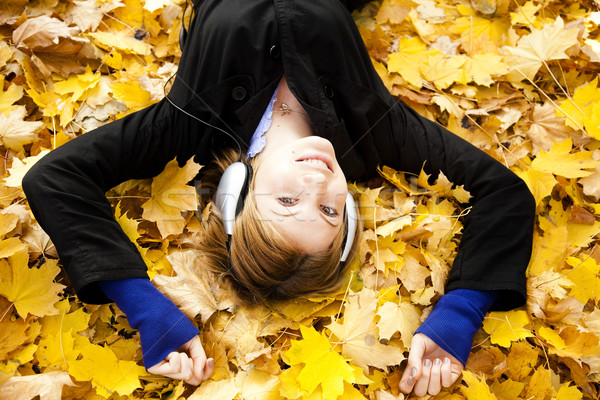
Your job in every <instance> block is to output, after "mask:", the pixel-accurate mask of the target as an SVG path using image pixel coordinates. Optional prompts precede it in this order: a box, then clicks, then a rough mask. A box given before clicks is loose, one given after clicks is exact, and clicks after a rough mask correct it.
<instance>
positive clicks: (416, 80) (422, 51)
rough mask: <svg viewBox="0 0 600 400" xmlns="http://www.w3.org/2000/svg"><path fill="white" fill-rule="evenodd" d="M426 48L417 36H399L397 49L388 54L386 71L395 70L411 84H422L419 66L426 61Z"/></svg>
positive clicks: (417, 85) (418, 86)
mask: <svg viewBox="0 0 600 400" xmlns="http://www.w3.org/2000/svg"><path fill="white" fill-rule="evenodd" d="M427 55H428V50H427V46H426V45H425V43H424V42H423V41H422V40H421V39H420V38H418V37H404V36H403V37H401V38H399V39H398V51H397V52H394V53H391V54H390V55H389V61H388V71H389V72H396V73H398V74H400V76H401V77H402V78H403V79H404V80H405V81H406V82H408V83H410V84H411V85H413V86H415V87H417V88H420V87H421V86H423V79H422V78H421V71H420V66H421V65H423V64H425V63H426V62H427Z"/></svg>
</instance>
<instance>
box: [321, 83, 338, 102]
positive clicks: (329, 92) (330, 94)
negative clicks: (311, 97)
mask: <svg viewBox="0 0 600 400" xmlns="http://www.w3.org/2000/svg"><path fill="white" fill-rule="evenodd" d="M323 92H324V93H325V97H327V98H328V99H332V98H333V96H334V94H335V93H334V92H333V89H332V88H331V86H329V85H325V86H324V87H323Z"/></svg>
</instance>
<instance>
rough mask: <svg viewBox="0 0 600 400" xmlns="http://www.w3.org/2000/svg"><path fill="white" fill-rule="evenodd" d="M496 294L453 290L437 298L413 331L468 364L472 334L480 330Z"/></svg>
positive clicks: (482, 291)
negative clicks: (417, 327)
mask: <svg viewBox="0 0 600 400" xmlns="http://www.w3.org/2000/svg"><path fill="white" fill-rule="evenodd" d="M497 297H498V292H496V291H485V290H471V289H456V290H453V291H451V292H448V293H447V294H445V295H444V296H442V297H440V299H439V300H438V302H437V303H436V305H435V307H434V309H433V311H432V312H431V313H430V314H429V316H428V317H427V319H426V320H425V322H423V324H422V325H421V326H420V327H419V329H417V330H416V331H415V333H422V334H424V335H426V336H427V337H429V338H430V339H431V340H433V341H434V342H435V343H436V344H437V345H438V346H440V347H441V348H442V349H444V350H446V351H447V352H448V353H450V354H452V355H453V356H454V357H456V358H457V359H458V361H460V362H461V363H463V365H466V364H467V359H468V358H469V353H470V352H471V346H472V345H473V335H474V334H475V332H477V330H478V329H479V328H480V327H481V323H482V321H483V318H484V317H485V314H486V313H487V311H488V310H489V309H490V307H491V306H492V304H493V303H494V301H496V298H497Z"/></svg>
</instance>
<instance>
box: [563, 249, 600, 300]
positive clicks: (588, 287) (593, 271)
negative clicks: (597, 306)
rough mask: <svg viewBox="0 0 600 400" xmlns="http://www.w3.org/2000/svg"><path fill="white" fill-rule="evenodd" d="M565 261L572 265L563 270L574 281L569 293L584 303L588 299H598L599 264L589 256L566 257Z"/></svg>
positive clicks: (599, 287)
mask: <svg viewBox="0 0 600 400" xmlns="http://www.w3.org/2000/svg"><path fill="white" fill-rule="evenodd" d="M566 262H567V264H569V265H570V266H571V267H573V268H572V269H570V270H566V271H565V274H566V277H567V278H568V279H569V280H570V281H571V282H573V283H574V285H573V286H572V287H571V289H570V292H569V294H570V295H571V296H573V297H575V298H576V299H577V300H579V301H580V302H582V303H584V304H585V303H587V302H588V300H589V299H595V300H598V299H600V278H599V277H598V273H600V265H598V264H596V261H595V260H594V259H593V258H592V257H589V256H588V257H586V258H584V259H583V260H582V259H580V258H577V257H567V260H566Z"/></svg>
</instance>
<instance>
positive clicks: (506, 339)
mask: <svg viewBox="0 0 600 400" xmlns="http://www.w3.org/2000/svg"><path fill="white" fill-rule="evenodd" d="M530 322H531V319H530V317H529V314H527V311H524V310H511V311H506V312H504V311H494V312H491V313H489V314H488V315H487V316H486V317H485V319H484V320H483V330H484V331H486V332H487V333H488V334H489V335H490V341H491V342H492V343H493V344H498V345H500V346H502V347H510V343H511V342H514V341H516V340H519V339H525V338H527V337H531V336H533V334H532V333H531V332H530V331H529V330H528V329H527V328H526V327H527V326H528V325H529V323H530Z"/></svg>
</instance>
